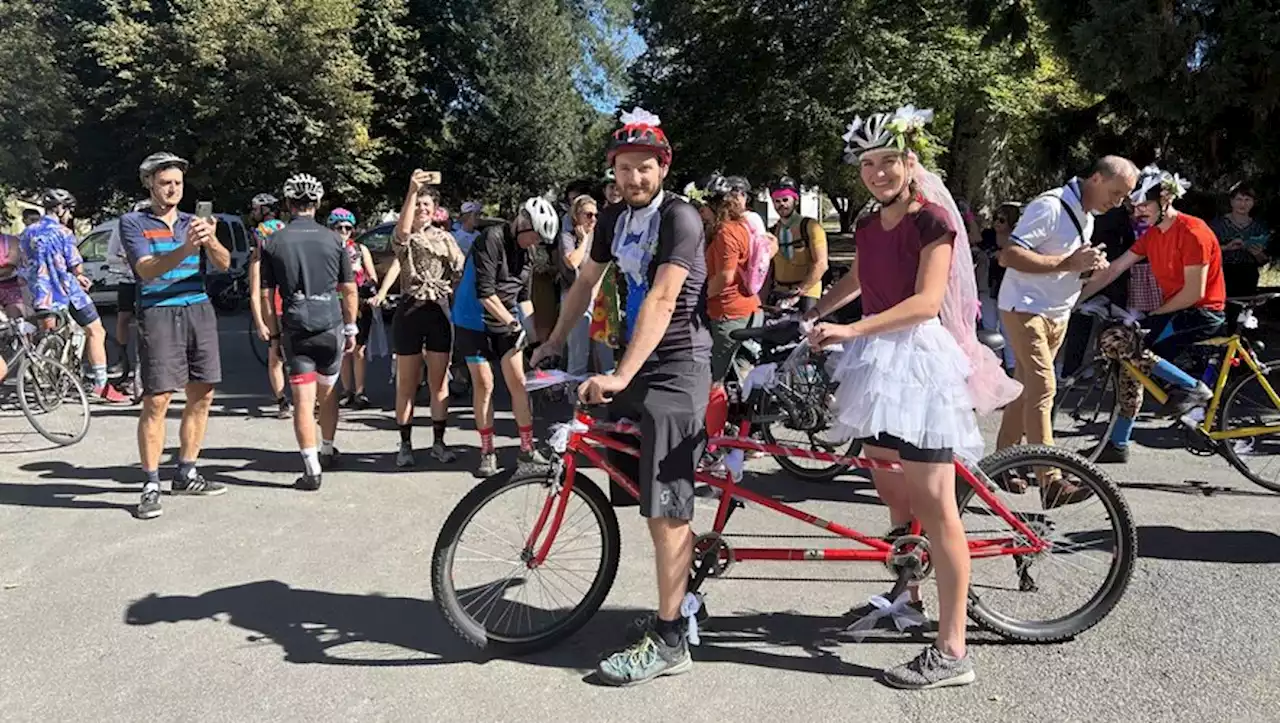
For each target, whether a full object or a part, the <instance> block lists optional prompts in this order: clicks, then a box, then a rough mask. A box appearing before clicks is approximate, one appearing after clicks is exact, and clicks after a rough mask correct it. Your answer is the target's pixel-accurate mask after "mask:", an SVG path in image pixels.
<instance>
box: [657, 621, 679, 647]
mask: <svg viewBox="0 0 1280 723" xmlns="http://www.w3.org/2000/svg"><path fill="white" fill-rule="evenodd" d="M683 622H684V620H683V619H682V618H676V619H675V620H663V619H662V617H661V616H659V617H658V620H657V622H655V623H654V626H653V630H654V632H656V633H657V634H658V637H660V638H662V642H663V643H665V644H666V645H667V647H669V648H674V647H676V646H677V645H679V644H680V638H681V637H683V636H684V625H682V623H683Z"/></svg>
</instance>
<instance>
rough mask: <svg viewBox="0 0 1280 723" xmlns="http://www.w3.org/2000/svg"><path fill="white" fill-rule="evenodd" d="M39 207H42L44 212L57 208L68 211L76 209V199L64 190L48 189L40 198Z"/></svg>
mask: <svg viewBox="0 0 1280 723" xmlns="http://www.w3.org/2000/svg"><path fill="white" fill-rule="evenodd" d="M40 205H42V206H44V208H45V210H46V211H48V210H49V209H51V208H57V207H59V206H61V207H62V208H65V209H67V210H68V211H70V210H71V209H73V208H75V207H76V197H75V196H72V195H71V192H70V191H67V190H66V189H62V188H50V189H48V190H46V191H45V192H44V195H43V196H41V197H40Z"/></svg>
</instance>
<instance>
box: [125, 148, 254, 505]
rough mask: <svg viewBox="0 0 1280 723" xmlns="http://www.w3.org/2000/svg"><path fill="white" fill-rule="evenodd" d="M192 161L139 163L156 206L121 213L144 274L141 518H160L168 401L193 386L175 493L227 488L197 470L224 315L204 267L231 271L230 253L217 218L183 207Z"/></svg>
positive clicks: (218, 372)
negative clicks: (211, 300) (222, 240)
mask: <svg viewBox="0 0 1280 723" xmlns="http://www.w3.org/2000/svg"><path fill="white" fill-rule="evenodd" d="M187 165H188V164H187V161H185V160H183V159H181V158H179V157H177V156H175V155H173V154H171V153H155V154H152V155H150V156H148V157H147V158H146V160H144V161H143V162H142V165H141V166H140V167H139V169H138V173H139V176H140V177H141V179H142V185H143V186H145V187H146V188H147V190H148V191H150V192H151V208H150V209H149V210H144V211H137V212H135V213H127V214H125V215H124V216H122V217H121V218H120V236H121V238H122V239H123V242H124V248H125V254H126V256H127V257H128V259H129V265H130V266H131V267H133V272H134V275H135V276H136V277H137V280H138V304H137V309H138V342H139V343H138V356H139V360H140V366H141V369H140V372H141V376H142V393H143V401H142V415H141V416H140V417H139V418H138V453H139V456H140V457H141V458H142V471H143V472H144V473H145V474H146V476H147V481H146V483H145V484H144V486H143V488H142V502H141V503H140V504H139V505H138V511H137V515H138V517H139V518H140V519H151V518H153V517H159V516H160V514H161V512H162V510H161V508H160V473H159V468H160V454H161V453H162V452H163V451H164V422H165V415H166V413H167V412H168V409H169V400H170V399H171V398H172V397H173V393H174V392H176V391H178V390H184V391H185V392H186V398H187V402H186V407H185V408H184V409H183V410H182V427H181V430H180V432H179V435H180V437H181V446H180V447H179V456H178V470H177V474H176V475H175V477H174V480H173V488H172V493H173V494H175V495H177V494H187V495H204V496H209V495H218V494H222V493H223V492H226V491H227V488H226V487H225V486H223V485H221V484H219V483H217V482H210V481H208V480H206V479H205V478H204V477H202V476H201V475H200V474H199V473H198V472H197V471H196V458H197V457H199V455H200V445H201V444H202V443H203V442H204V432H205V426H206V425H207V424H208V422H209V406H210V405H211V404H212V403H213V385H214V384H217V383H218V382H220V381H222V364H221V359H220V357H219V354H218V318H217V316H216V314H215V313H214V310H213V305H212V304H210V303H209V297H208V296H207V295H206V294H205V291H204V270H205V268H206V267H207V265H209V264H212V265H213V266H214V267H215V268H217V269H221V270H225V269H226V268H227V267H228V266H230V265H231V253H230V252H229V251H228V250H227V249H226V248H225V247H224V246H223V245H222V244H220V243H219V242H218V239H217V236H216V234H215V230H216V228H217V226H216V222H215V221H212V220H204V219H200V218H197V217H195V216H192V215H191V214H189V213H183V212H181V211H179V210H178V203H179V202H180V201H182V191H183V180H184V177H185V174H186V171H187Z"/></svg>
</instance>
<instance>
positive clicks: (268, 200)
mask: <svg viewBox="0 0 1280 723" xmlns="http://www.w3.org/2000/svg"><path fill="white" fill-rule="evenodd" d="M279 203H280V199H278V198H276V197H275V196H272V195H271V194H269V193H259V194H258V195H256V196H254V197H253V200H251V201H249V205H250V206H266V207H267V208H274V207H275V206H276V205H277V204H279Z"/></svg>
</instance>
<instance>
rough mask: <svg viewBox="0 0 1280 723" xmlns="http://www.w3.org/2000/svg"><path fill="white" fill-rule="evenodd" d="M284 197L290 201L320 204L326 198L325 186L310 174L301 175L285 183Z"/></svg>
mask: <svg viewBox="0 0 1280 723" xmlns="http://www.w3.org/2000/svg"><path fill="white" fill-rule="evenodd" d="M284 197H285V198H287V199H289V200H290V201H304V200H305V201H312V202H315V203H319V202H320V199H322V198H324V184H322V183H320V179H318V178H316V177H315V176H313V175H311V174H309V173H299V174H297V175H296V176H293V177H291V178H290V179H289V180H287V181H285V182H284Z"/></svg>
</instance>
